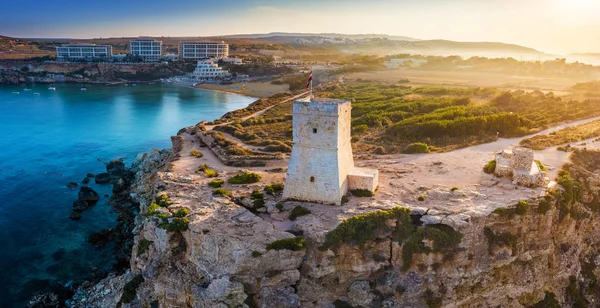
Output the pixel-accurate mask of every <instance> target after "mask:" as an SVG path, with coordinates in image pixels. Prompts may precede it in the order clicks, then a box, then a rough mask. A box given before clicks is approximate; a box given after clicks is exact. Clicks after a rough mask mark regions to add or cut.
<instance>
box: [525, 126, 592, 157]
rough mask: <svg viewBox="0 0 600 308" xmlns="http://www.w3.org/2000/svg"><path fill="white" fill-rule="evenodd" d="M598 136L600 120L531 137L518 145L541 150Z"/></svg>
mask: <svg viewBox="0 0 600 308" xmlns="http://www.w3.org/2000/svg"><path fill="white" fill-rule="evenodd" d="M599 136H600V120H599V121H593V122H589V123H585V124H581V125H577V126H572V127H567V128H564V129H561V130H559V131H556V132H551V133H549V134H546V135H537V136H533V137H531V138H527V139H523V140H521V142H520V143H519V144H520V145H522V146H526V147H529V148H532V149H534V150H543V149H546V148H549V147H552V146H556V145H559V144H564V143H571V142H578V141H581V140H585V139H589V138H594V137H599Z"/></svg>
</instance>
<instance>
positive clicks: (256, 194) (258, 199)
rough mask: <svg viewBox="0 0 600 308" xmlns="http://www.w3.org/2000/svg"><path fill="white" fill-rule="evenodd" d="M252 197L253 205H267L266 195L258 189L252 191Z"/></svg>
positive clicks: (259, 206) (256, 206)
mask: <svg viewBox="0 0 600 308" xmlns="http://www.w3.org/2000/svg"><path fill="white" fill-rule="evenodd" d="M250 199H252V205H253V206H254V208H255V209H258V208H261V207H264V206H265V195H264V194H263V193H261V192H260V191H258V190H254V191H252V194H251V195H250Z"/></svg>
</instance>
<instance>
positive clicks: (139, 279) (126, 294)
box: [118, 274, 144, 307]
mask: <svg viewBox="0 0 600 308" xmlns="http://www.w3.org/2000/svg"><path fill="white" fill-rule="evenodd" d="M143 282H144V277H143V276H142V275H141V274H137V275H135V276H134V277H133V278H132V279H131V280H130V281H129V282H127V283H126V284H125V287H123V294H122V295H121V300H119V304H118V306H119V307H120V306H121V305H122V304H129V303H131V302H132V301H133V300H134V299H135V297H136V296H137V289H138V288H139V287H140V285H141V284H142V283H143Z"/></svg>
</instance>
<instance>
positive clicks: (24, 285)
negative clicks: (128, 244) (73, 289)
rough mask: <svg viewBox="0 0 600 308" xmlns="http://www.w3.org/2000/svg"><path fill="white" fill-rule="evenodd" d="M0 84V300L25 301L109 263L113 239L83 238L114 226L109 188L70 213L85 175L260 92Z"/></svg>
mask: <svg viewBox="0 0 600 308" xmlns="http://www.w3.org/2000/svg"><path fill="white" fill-rule="evenodd" d="M54 87H55V88H56V90H51V89H49V87H48V86H47V85H35V86H28V88H29V89H30V90H25V88H26V87H24V86H0V133H1V136H0V307H23V306H24V304H25V301H26V300H27V298H28V297H30V296H31V295H32V294H33V293H35V292H38V291H46V290H49V289H50V287H51V286H52V285H55V284H66V283H68V282H69V281H71V280H75V281H77V280H80V279H83V278H85V277H88V276H89V275H90V273H91V272H92V269H93V268H96V270H97V271H98V272H102V271H107V270H110V266H111V261H112V255H111V249H112V247H111V246H110V245H108V246H105V247H103V248H95V247H93V246H92V245H91V244H89V243H87V241H86V239H87V237H88V236H89V235H90V234H92V233H94V232H97V231H99V230H101V229H105V228H111V227H114V226H115V225H116V221H115V218H116V214H115V213H114V212H113V211H112V210H111V207H110V206H109V205H107V202H108V198H107V197H105V196H104V195H105V194H110V191H111V185H99V184H94V181H93V179H92V182H91V184H90V186H91V187H92V188H93V189H95V190H96V191H98V192H99V193H100V195H101V196H102V198H101V199H100V202H99V203H98V204H97V205H95V206H94V207H92V208H90V209H88V210H86V211H84V212H83V215H82V218H81V220H79V221H72V220H70V219H69V214H70V213H71V210H72V204H73V201H74V200H75V199H76V198H77V192H78V188H76V189H70V188H68V187H67V186H66V185H67V183H69V182H77V183H81V181H82V180H83V179H84V178H85V176H86V174H87V173H100V172H105V165H104V162H108V161H110V160H112V159H119V158H124V159H125V163H126V165H129V164H131V162H132V161H133V159H134V158H135V156H136V155H137V154H138V153H140V152H147V151H150V150H151V149H152V148H159V149H162V148H168V147H170V146H171V144H170V138H169V136H172V135H175V134H176V133H177V131H178V130H179V129H180V128H183V127H185V126H189V125H193V124H196V123H198V122H200V121H201V120H213V119H216V118H219V117H220V116H221V115H223V114H224V113H226V112H228V111H231V110H235V109H239V108H243V107H245V106H247V105H248V104H249V103H251V102H252V101H254V100H255V99H254V98H251V97H247V96H241V95H236V94H229V93H223V92H216V91H207V90H200V89H193V88H186V87H179V86H172V85H162V84H156V85H137V86H133V85H130V86H124V85H86V89H87V90H86V91H83V90H82V89H81V88H82V85H66V84H58V85H54Z"/></svg>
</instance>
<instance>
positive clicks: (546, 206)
mask: <svg viewBox="0 0 600 308" xmlns="http://www.w3.org/2000/svg"><path fill="white" fill-rule="evenodd" d="M551 209H552V203H551V202H550V200H547V199H544V200H542V201H540V204H539V205H538V208H537V211H538V213H540V214H546V213H548V211H550V210H551Z"/></svg>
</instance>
